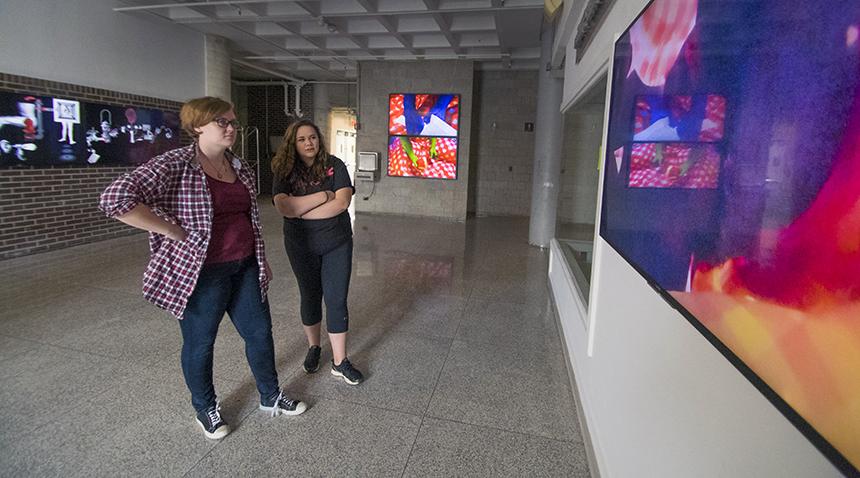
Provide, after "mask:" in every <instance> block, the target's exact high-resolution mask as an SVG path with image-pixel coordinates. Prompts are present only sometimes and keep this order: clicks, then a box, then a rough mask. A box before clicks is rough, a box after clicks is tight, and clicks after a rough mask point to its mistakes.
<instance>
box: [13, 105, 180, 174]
mask: <svg viewBox="0 0 860 478" xmlns="http://www.w3.org/2000/svg"><path fill="white" fill-rule="evenodd" d="M178 146H179V117H178V115H177V114H176V113H168V112H163V111H160V110H155V109H149V108H139V107H118V106H108V105H102V104H96V103H88V102H82V101H79V100H75V99H69V98H54V97H47V96H38V95H30V94H19V93H9V92H0V167H7V168H8V167H46V166H96V165H106V166H124V165H138V164H142V163H143V162H145V161H147V160H149V159H150V158H152V157H153V156H156V155H158V154H161V153H163V152H165V151H167V150H169V149H173V148H176V147H178Z"/></svg>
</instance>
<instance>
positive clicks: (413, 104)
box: [388, 93, 460, 179]
mask: <svg viewBox="0 0 860 478" xmlns="http://www.w3.org/2000/svg"><path fill="white" fill-rule="evenodd" d="M388 106H389V109H388V134H389V137H388V175H389V176H400V177H417V178H428V179H457V146H458V142H457V139H458V131H459V121H460V96H459V95H455V94H411V93H396V94H392V95H389V98H388Z"/></svg>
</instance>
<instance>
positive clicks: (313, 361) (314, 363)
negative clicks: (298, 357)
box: [302, 345, 322, 373]
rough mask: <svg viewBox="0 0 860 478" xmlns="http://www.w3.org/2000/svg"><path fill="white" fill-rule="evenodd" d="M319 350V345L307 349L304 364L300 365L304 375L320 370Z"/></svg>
mask: <svg viewBox="0 0 860 478" xmlns="http://www.w3.org/2000/svg"><path fill="white" fill-rule="evenodd" d="M321 351H322V349H320V347H319V345H312V346H311V347H310V348H309V349H308V354H307V355H306V356H305V363H304V364H303V365H302V368H304V369H305V373H314V372H316V371H317V370H319V368H320V352H321Z"/></svg>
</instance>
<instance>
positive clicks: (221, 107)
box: [179, 96, 233, 138]
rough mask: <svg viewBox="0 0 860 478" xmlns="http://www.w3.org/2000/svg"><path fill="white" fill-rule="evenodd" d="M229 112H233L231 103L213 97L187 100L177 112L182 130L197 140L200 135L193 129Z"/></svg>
mask: <svg viewBox="0 0 860 478" xmlns="http://www.w3.org/2000/svg"><path fill="white" fill-rule="evenodd" d="M231 110H233V103H230V102H229V101H225V100H222V99H221V98H216V97H214V96H204V97H202V98H194V99H193V100H189V101H187V102H186V103H185V104H184V105H182V109H181V110H179V120H180V121H181V122H182V129H184V130H185V132H186V133H188V134H190V135H191V136H192V137H193V138H197V137H198V136H200V133H198V132H197V131H195V130H194V128H199V127H201V126H204V125H207V124H209V123H211V122H212V121H213V120H215V118H218V117H219V116H221V115H223V114H224V113H226V112H228V111H231Z"/></svg>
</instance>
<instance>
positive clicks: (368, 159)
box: [358, 152, 379, 172]
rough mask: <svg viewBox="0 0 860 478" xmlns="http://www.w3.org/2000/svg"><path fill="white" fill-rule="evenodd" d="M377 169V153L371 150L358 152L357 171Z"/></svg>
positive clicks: (373, 170)
mask: <svg viewBox="0 0 860 478" xmlns="http://www.w3.org/2000/svg"><path fill="white" fill-rule="evenodd" d="M377 170H379V154H377V153H371V152H359V153H358V171H370V172H375V171H377Z"/></svg>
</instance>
